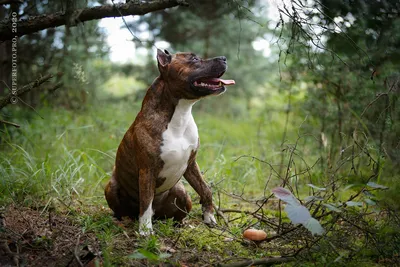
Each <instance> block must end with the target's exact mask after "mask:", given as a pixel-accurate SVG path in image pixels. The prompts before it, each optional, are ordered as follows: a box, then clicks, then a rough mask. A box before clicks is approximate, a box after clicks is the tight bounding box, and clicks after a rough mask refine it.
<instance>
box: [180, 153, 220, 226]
mask: <svg viewBox="0 0 400 267" xmlns="http://www.w3.org/2000/svg"><path fill="white" fill-rule="evenodd" d="M183 176H184V177H185V179H186V180H187V181H188V182H189V184H190V185H191V186H192V187H193V188H194V190H195V191H196V192H197V194H199V196H200V203H201V206H202V211H203V220H204V223H206V224H209V225H216V224H217V221H216V220H215V218H214V214H213V211H214V208H213V202H212V193H211V190H210V188H209V187H208V186H207V184H206V183H205V181H204V180H203V177H202V175H201V172H200V168H199V166H198V165H197V162H196V161H195V160H192V161H191V162H190V163H189V166H188V167H187V169H186V172H185V173H184V174H183Z"/></svg>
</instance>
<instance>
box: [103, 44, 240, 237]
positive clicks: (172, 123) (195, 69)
mask: <svg viewBox="0 0 400 267" xmlns="http://www.w3.org/2000/svg"><path fill="white" fill-rule="evenodd" d="M157 60H158V68H159V71H160V76H159V77H158V78H156V79H155V81H154V82H153V84H152V85H151V86H150V88H149V89H148V90H147V93H146V96H145V98H144V100H143V103H142V108H141V110H140V112H139V114H138V115H137V117H136V119H135V121H134V122H133V124H132V125H131V127H130V128H129V130H128V131H127V132H126V134H125V136H124V138H123V139H122V141H121V143H120V145H119V147H118V151H117V157H116V161H115V166H114V170H113V174H112V177H111V180H110V181H109V183H108V184H107V186H106V188H105V196H106V199H107V202H108V205H109V206H110V208H111V209H112V210H113V211H114V215H115V216H116V217H117V218H121V217H122V216H129V217H131V218H137V217H139V225H140V229H139V230H140V233H141V234H142V235H147V234H149V233H151V232H152V223H151V218H152V215H153V214H154V216H155V217H156V218H174V219H175V220H177V221H182V219H183V218H184V217H185V216H186V214H187V213H188V212H189V211H190V210H191V207H192V203H191V199H190V197H189V195H188V194H187V193H186V191H185V188H184V187H183V184H182V183H181V182H180V181H179V179H180V178H181V176H182V175H183V176H184V177H185V178H186V180H187V181H188V182H189V184H190V185H191V186H192V187H193V188H194V189H195V191H196V192H197V193H198V194H199V195H200V202H201V204H202V210H203V218H204V222H205V223H207V224H215V223H216V221H215V218H214V216H213V204H212V195H211V191H210V189H209V188H208V186H207V185H206V183H205V182H204V180H203V178H202V175H201V173H200V170H199V167H198V165H197V163H196V153H197V149H198V147H199V138H198V131H197V126H196V124H195V122H194V120H193V117H192V114H191V108H192V105H193V104H194V103H195V102H196V101H197V100H199V99H200V98H202V97H205V96H208V95H218V94H221V93H223V92H224V91H225V87H224V86H223V85H229V84H233V83H234V81H225V80H221V79H218V78H219V77H220V76H222V75H223V73H224V72H225V71H226V69H227V64H226V58H225V57H216V58H212V59H207V60H202V59H200V58H198V57H197V56H196V55H194V54H192V53H177V54H175V55H171V54H169V53H168V51H165V52H163V51H161V50H158V51H157ZM203 81H204V82H205V83H201V82H203ZM218 81H222V83H221V82H219V84H218Z"/></svg>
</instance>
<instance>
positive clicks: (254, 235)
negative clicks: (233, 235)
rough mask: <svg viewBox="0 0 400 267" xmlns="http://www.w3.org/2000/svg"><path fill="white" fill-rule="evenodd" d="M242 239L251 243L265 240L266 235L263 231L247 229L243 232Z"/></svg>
mask: <svg viewBox="0 0 400 267" xmlns="http://www.w3.org/2000/svg"><path fill="white" fill-rule="evenodd" d="M243 237H244V238H246V239H249V240H252V241H261V240H264V239H265V238H267V233H266V232H264V231H263V230H257V229H247V230H246V231H244V232H243Z"/></svg>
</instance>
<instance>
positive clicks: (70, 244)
mask: <svg viewBox="0 0 400 267" xmlns="http://www.w3.org/2000/svg"><path fill="white" fill-rule="evenodd" d="M195 213H199V210H197V212H196V211H195ZM198 215H200V214H197V215H196V216H195V217H190V218H188V219H187V220H185V221H184V225H182V226H174V225H173V222H172V221H168V220H167V221H157V222H155V226H154V230H155V232H156V234H155V235H153V236H150V237H147V238H143V237H140V236H139V235H138V233H137V226H138V225H137V223H136V222H134V221H131V220H129V219H125V220H123V221H121V222H119V221H116V220H115V219H113V218H112V216H111V212H110V211H109V210H108V209H105V208H104V207H91V208H90V209H86V210H80V209H79V208H78V209H75V210H74V211H73V212H71V210H69V211H64V212H60V211H55V210H51V209H50V210H49V209H46V210H44V209H43V208H41V209H37V208H28V207H17V206H14V205H9V206H8V207H7V208H6V209H5V210H3V211H1V213H0V230H1V231H0V242H1V243H0V255H2V257H0V266H152V265H158V266H215V265H223V264H226V263H229V262H230V261H234V262H238V261H239V262H240V261H243V259H249V258H263V259H264V260H268V261H269V262H272V261H274V260H276V261H278V262H279V261H291V260H292V259H291V258H287V259H286V258H282V257H275V256H277V255H282V254H289V253H290V252H291V249H289V248H285V246H281V245H280V244H279V242H269V243H254V242H251V241H249V240H246V239H243V238H242V237H241V233H240V231H237V232H236V233H235V232H232V231H225V230H223V229H222V228H219V227H217V228H209V227H207V226H205V225H204V224H203V223H202V222H201V221H200V219H199V218H196V217H198ZM231 230H232V229H231Z"/></svg>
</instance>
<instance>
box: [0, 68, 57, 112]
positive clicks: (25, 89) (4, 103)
mask: <svg viewBox="0 0 400 267" xmlns="http://www.w3.org/2000/svg"><path fill="white" fill-rule="evenodd" d="M53 77H54V75H53V74H47V75H45V76H43V77H41V78H39V79H37V80H36V81H34V82H31V83H29V84H27V85H24V86H23V87H22V88H20V89H18V90H17V93H16V94H13V93H12V92H10V93H9V94H8V95H7V96H6V97H4V98H2V99H0V109H2V108H4V107H5V106H7V105H8V104H10V103H12V100H13V98H15V97H19V96H21V95H23V94H25V93H26V92H29V91H31V90H32V89H34V88H36V87H39V86H40V85H42V84H43V83H45V82H46V81H48V80H50V79H51V78H53ZM57 88H58V87H57ZM57 88H56V89H57ZM53 89H54V88H53ZM54 90H55V89H54Z"/></svg>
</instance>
